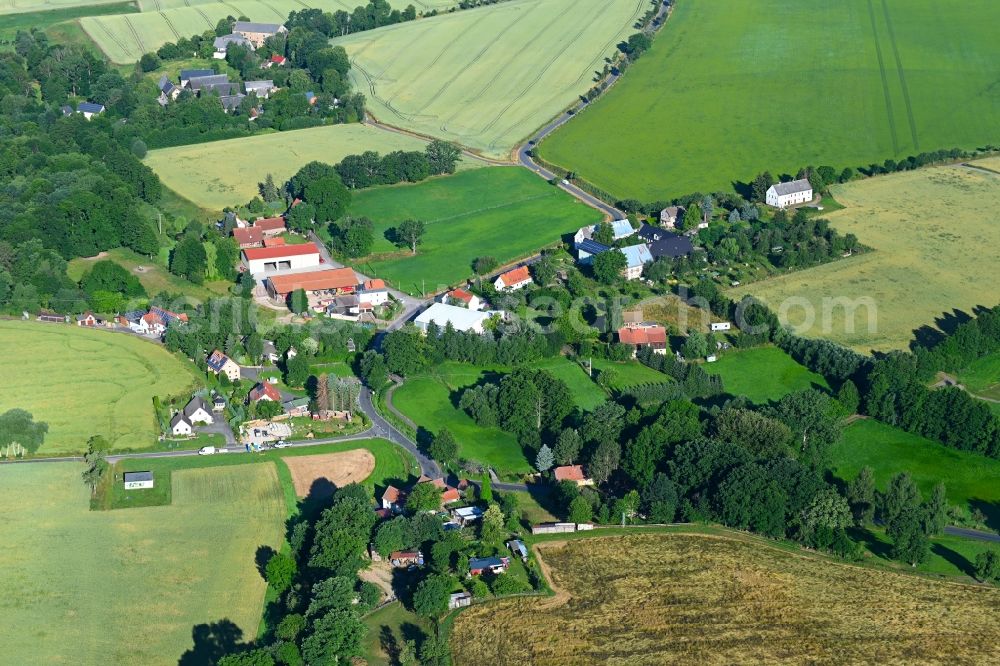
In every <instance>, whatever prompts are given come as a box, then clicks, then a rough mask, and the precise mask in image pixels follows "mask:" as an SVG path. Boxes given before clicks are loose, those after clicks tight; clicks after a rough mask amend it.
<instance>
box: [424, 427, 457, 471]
mask: <svg viewBox="0 0 1000 666" xmlns="http://www.w3.org/2000/svg"><path fill="white" fill-rule="evenodd" d="M427 452H428V453H429V454H430V455H431V457H432V458H434V460H437V461H438V462H441V463H444V464H448V463H451V462H454V460H455V458H456V457H457V456H458V442H456V441H455V436H454V435H452V434H451V431H450V430H448V429H447V428H442V429H441V430H440V431H438V433H437V434H436V435H435V436H434V440H433V441H432V442H431V444H430V446H429V447H428V448H427Z"/></svg>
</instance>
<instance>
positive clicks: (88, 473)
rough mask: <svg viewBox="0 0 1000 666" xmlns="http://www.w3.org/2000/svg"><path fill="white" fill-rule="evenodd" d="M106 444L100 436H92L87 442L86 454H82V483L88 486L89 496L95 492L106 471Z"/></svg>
mask: <svg viewBox="0 0 1000 666" xmlns="http://www.w3.org/2000/svg"><path fill="white" fill-rule="evenodd" d="M107 455H108V443H107V441H106V440H105V439H104V438H103V437H101V436H100V435H94V436H93V437H91V438H90V439H89V440H88V441H87V452H86V453H84V454H83V464H84V465H86V469H85V470H83V474H82V477H83V482H84V483H85V484H86V485H88V486H90V494H91V496H93V495H94V494H95V493H96V492H97V484H98V483H100V482H101V479H103V478H104V475H105V474H106V473H107V471H108V461H107V459H106V458H107Z"/></svg>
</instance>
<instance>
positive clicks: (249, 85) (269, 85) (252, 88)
mask: <svg viewBox="0 0 1000 666" xmlns="http://www.w3.org/2000/svg"><path fill="white" fill-rule="evenodd" d="M243 88H244V89H245V90H246V92H247V94H248V95H249V94H250V93H254V94H256V95H257V97H258V99H267V98H268V96H269V95H270V94H271V93H272V92H274V90H275V87H274V81H271V80H270V79H267V80H263V81H246V82H244V83H243Z"/></svg>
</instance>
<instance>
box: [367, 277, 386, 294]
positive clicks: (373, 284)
mask: <svg viewBox="0 0 1000 666" xmlns="http://www.w3.org/2000/svg"><path fill="white" fill-rule="evenodd" d="M374 289H385V280H383V279H382V278H374V279H372V280H365V291H372V290H374Z"/></svg>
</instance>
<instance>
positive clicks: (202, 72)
mask: <svg viewBox="0 0 1000 666" xmlns="http://www.w3.org/2000/svg"><path fill="white" fill-rule="evenodd" d="M214 75H215V70H214V69H182V70H181V77H180V82H181V87H182V88H184V87H186V86H187V84H188V83H189V82H190V81H191V79H197V78H199V77H202V76H214Z"/></svg>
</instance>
